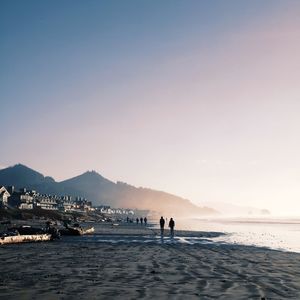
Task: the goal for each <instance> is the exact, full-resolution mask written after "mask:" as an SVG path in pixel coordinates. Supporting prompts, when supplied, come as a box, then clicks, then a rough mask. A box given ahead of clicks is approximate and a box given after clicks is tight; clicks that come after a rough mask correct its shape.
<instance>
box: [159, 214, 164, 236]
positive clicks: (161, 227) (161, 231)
mask: <svg viewBox="0 0 300 300" xmlns="http://www.w3.org/2000/svg"><path fill="white" fill-rule="evenodd" d="M159 226H160V235H161V236H163V235H164V228H165V219H164V218H163V217H160V220H159Z"/></svg>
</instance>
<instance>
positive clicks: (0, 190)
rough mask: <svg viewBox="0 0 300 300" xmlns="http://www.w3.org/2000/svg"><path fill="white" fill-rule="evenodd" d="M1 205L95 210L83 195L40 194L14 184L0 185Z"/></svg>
mask: <svg viewBox="0 0 300 300" xmlns="http://www.w3.org/2000/svg"><path fill="white" fill-rule="evenodd" d="M0 207H13V208H18V209H27V210H28V209H29V210H30V209H34V208H41V209H47V210H57V211H63V212H66V211H93V210H95V208H93V207H92V202H91V201H88V200H87V199H85V198H82V197H76V198H75V199H74V200H73V199H72V197H71V196H57V195H46V194H40V193H38V192H37V191H34V190H27V189H26V188H22V189H19V190H15V188H14V187H13V186H9V187H5V186H1V185H0Z"/></svg>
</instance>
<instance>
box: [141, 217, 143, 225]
mask: <svg viewBox="0 0 300 300" xmlns="http://www.w3.org/2000/svg"><path fill="white" fill-rule="evenodd" d="M140 222H141V225H143V218H142V217H140Z"/></svg>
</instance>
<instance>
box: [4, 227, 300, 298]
mask: <svg viewBox="0 0 300 300" xmlns="http://www.w3.org/2000/svg"><path fill="white" fill-rule="evenodd" d="M101 228H102V231H101V229H99V228H98V229H97V232H98V233H101V234H100V235H96V236H93V237H68V238H64V239H63V240H61V241H57V242H44V243H33V244H21V245H20V244H18V245H6V246H1V247H0V261H1V271H0V299H139V298H144V299H155V298H159V299H261V298H262V297H265V298H266V299H300V254H297V253H288V252H280V251H273V250H267V249H263V248H256V247H247V246H237V245H220V244H215V243H210V244H207V243H196V244H186V243H181V242H180V239H178V240H177V239H175V241H174V242H165V243H161V242H160V239H159V238H155V236H154V234H155V233H154V231H152V230H148V229H145V228H143V229H141V228H139V229H135V228H134V227H127V228H126V226H114V227H112V226H109V227H108V226H106V227H105V226H101ZM110 234H111V235H110ZM118 234H120V237H122V238H121V239H120V237H119V240H118V238H113V239H112V241H114V242H112V241H106V242H100V241H101V240H107V239H111V238H112V237H114V236H115V235H118ZM145 234H146V235H148V238H147V237H146V238H145V239H144V240H143V238H144V236H145ZM177 234H178V235H179V236H180V235H184V236H187V234H188V232H184V233H178V232H177ZM199 235H200V236H203V237H206V236H211V235H213V234H205V233H202V234H197V233H193V234H192V233H191V234H190V236H199ZM151 237H152V239H151ZM204 241H205V239H204Z"/></svg>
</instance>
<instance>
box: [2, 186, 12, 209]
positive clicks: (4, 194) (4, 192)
mask: <svg viewBox="0 0 300 300" xmlns="http://www.w3.org/2000/svg"><path fill="white" fill-rule="evenodd" d="M9 197H10V193H9V192H8V191H7V189H6V188H5V187H4V186H3V185H0V207H1V206H7V202H8V198H9Z"/></svg>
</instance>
